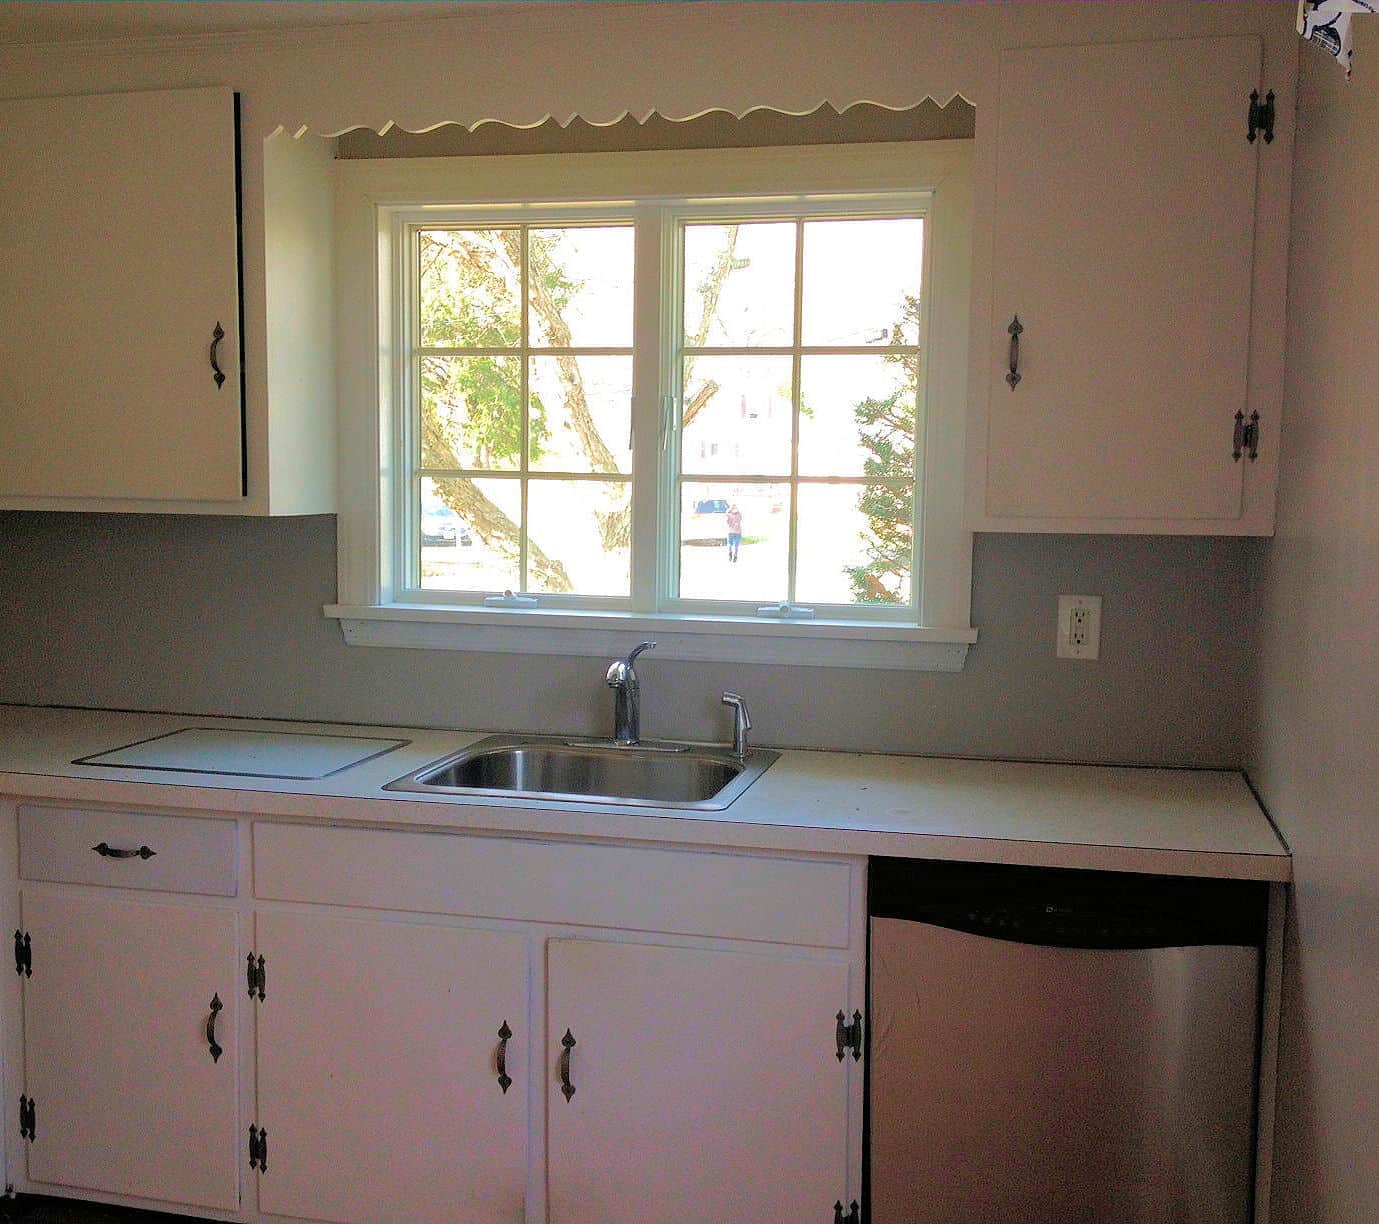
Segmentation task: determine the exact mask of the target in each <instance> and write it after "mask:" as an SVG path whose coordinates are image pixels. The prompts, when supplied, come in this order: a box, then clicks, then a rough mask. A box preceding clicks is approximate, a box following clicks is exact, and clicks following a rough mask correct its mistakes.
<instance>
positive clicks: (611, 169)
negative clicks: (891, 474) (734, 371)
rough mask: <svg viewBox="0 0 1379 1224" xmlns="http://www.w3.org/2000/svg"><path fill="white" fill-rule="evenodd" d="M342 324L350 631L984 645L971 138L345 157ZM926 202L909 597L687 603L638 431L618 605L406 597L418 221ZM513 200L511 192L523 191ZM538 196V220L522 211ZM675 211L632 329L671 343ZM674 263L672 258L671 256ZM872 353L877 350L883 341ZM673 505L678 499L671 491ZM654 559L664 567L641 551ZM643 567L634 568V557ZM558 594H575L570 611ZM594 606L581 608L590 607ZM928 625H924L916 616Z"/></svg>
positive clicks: (663, 228)
mask: <svg viewBox="0 0 1379 1224" xmlns="http://www.w3.org/2000/svg"><path fill="white" fill-rule="evenodd" d="M336 172H337V174H336V188H337V192H336V231H337V268H336V275H337V329H338V338H339V345H338V351H339V354H340V360H339V371H338V374H339V381H338V394H339V405H340V425H341V429H340V487H339V494H340V518H339V536H338V538H339V602H338V603H335V604H331V605H328V606H327V607H326V609H325V611H326V614H327V615H329V616H333V617H336V618H338V619H339V620H340V621H341V625H342V628H343V630H344V633H345V638H346V640H347V641H349V642H351V643H352V644H357V645H378V646H389V645H391V646H410V647H421V648H429V649H458V650H493V651H507V652H520V653H536V654H575V655H587V654H596V655H600V656H602V655H610V654H615V653H618V652H621V651H625V650H626V649H627V647H628V645H629V644H631V643H632V642H633V640H634V639H636V638H638V637H648V636H651V637H655V638H656V639H657V641H658V643H659V649H658V654H659V655H661V656H662V657H665V656H670V657H678V658H691V659H712V660H721V661H729V662H731V661H741V662H777V663H789V664H798V665H823V666H852V667H878V668H889V669H920V670H941V671H956V670H958V669H960V668H961V666H962V664H963V661H964V659H965V657H966V653H967V648H968V646H969V645H970V644H971V643H972V642H974V641H975V640H976V632H975V631H974V630H973V629H972V628H971V627H970V598H971V563H972V537H971V534H970V533H968V532H966V531H965V530H964V529H963V525H962V504H963V484H962V473H963V470H964V467H963V433H964V414H965V405H966V386H967V343H968V327H969V323H968V321H969V290H970V264H971V222H972V187H971V182H972V180H971V143H970V142H969V141H934V142H913V143H903V144H875V145H844V146H810V147H803V148H786V149H731V150H691V151H686V152H676V153H661V152H653V153H616V154H578V155H555V156H548V155H538V156H509V157H482V158H426V159H396V160H393V159H388V160H378V161H365V160H357V161H349V160H346V161H340V162H337V163H336ZM848 195H852V196H854V197H861V198H862V199H863V200H866V201H867V202H868V203H870V202H872V201H876V200H878V199H880V198H883V197H887V198H889V199H890V200H892V201H894V202H895V205H896V207H897V208H898V209H901V210H903V209H904V208H905V207H909V206H913V205H916V204H917V205H919V209H918V210H919V211H921V212H923V214H924V215H925V221H926V252H927V265H926V268H925V280H924V307H925V317H926V322H925V327H926V328H927V335H922V336H921V343H922V344H923V346H924V356H925V364H924V371H925V373H924V385H923V389H922V396H923V405H924V412H923V415H922V417H921V420H922V429H921V431H920V437H918V438H917V439H916V456H917V464H916V466H917V469H918V470H917V471H916V480H917V483H918V499H919V500H918V502H917V505H916V520H917V521H916V530H917V550H916V551H917V554H918V556H919V558H920V565H919V566H918V567H917V570H916V573H915V574H914V575H913V578H912V583H913V586H914V587H915V589H916V590H917V592H918V596H917V605H916V608H917V615H916V609H899V613H900V616H907V617H908V619H907V620H902V619H900V617H898V616H896V615H895V613H893V612H891V611H889V610H887V611H881V612H880V613H879V614H878V612H877V610H875V609H868V610H867V612H866V613H865V614H864V615H860V616H859V615H856V614H852V613H850V612H849V610H848V609H844V608H837V607H830V608H827V609H821V610H820V612H821V613H822V614H820V615H816V616H815V617H814V618H812V619H796V618H794V617H790V616H786V617H782V618H766V617H761V616H757V615H752V614H749V613H750V611H751V610H750V609H745V608H734V609H732V611H730V612H719V611H708V610H706V609H705V608H704V606H703V605H698V606H691V605H687V604H686V603H684V602H683V601H676V602H674V603H671V604H670V606H669V608H668V609H667V610H663V611H657V610H656V609H657V608H658V607H662V608H665V607H666V605H667V602H668V601H667V596H668V594H669V591H670V590H671V588H670V587H669V586H668V583H670V582H672V581H673V571H674V558H675V556H676V553H677V551H678V550H676V549H675V548H674V547H672V543H673V541H672V540H671V533H672V532H673V530H674V523H673V521H671V520H673V518H674V514H667V513H662V512H660V504H661V503H662V502H665V501H666V500H667V499H670V498H675V499H678V488H676V487H674V486H673V485H670V482H669V481H668V480H667V478H666V473H667V472H668V471H670V470H671V469H672V467H673V456H671V457H669V458H668V457H666V456H665V455H664V451H665V450H666V449H673V446H672V447H670V448H665V447H663V446H662V445H660V444H659V441H658V444H657V445H655V446H647V445H644V444H643V445H639V446H637V447H635V448H634V454H633V461H632V488H633V494H632V496H633V520H632V522H633V526H632V530H633V538H632V551H633V567H632V570H633V587H632V593H631V598H630V599H629V600H627V601H625V604H626V606H623V607H617V608H609V607H604V608H593V607H589V606H588V604H587V602H586V601H578V600H554V599H548V598H545V597H543V598H542V600H541V603H540V604H539V606H537V607H534V608H530V607H523V608H512V607H491V606H485V605H483V604H481V603H478V604H476V603H475V602H474V601H473V599H472V598H466V597H454V596H452V595H451V594H450V593H442V592H429V591H428V592H425V593H423V594H422V595H420V596H419V595H418V593H416V592H407V591H405V590H404V589H403V586H402V578H403V576H404V575H405V573H406V567H405V564H404V560H403V557H402V556H401V553H400V552H399V547H400V545H399V542H400V541H401V538H402V536H403V535H404V530H403V525H402V523H401V521H400V517H401V516H402V506H401V503H400V500H399V494H398V491H397V486H398V484H399V483H400V481H399V480H398V479H395V476H396V474H397V472H398V465H397V456H398V447H399V445H400V439H402V438H403V437H404V436H405V431H404V430H403V429H402V428H401V427H400V422H399V419H398V418H399V413H400V412H401V404H400V396H399V389H400V386H401V378H402V377H403V368H404V367H406V366H407V365H409V360H408V357H407V345H406V343H405V340H406V337H405V336H404V334H403V333H402V332H401V330H400V327H401V322H400V320H401V319H402V316H403V315H404V314H405V312H404V311H402V310H399V309H395V305H394V303H395V300H396V297H397V292H398V284H399V277H398V274H397V273H398V269H397V261H398V260H399V259H400V258H401V257H402V255H403V248H402V247H401V246H400V239H399V235H400V234H402V233H405V227H406V226H407V225H409V224H415V223H417V221H418V220H427V219H431V220H438V221H439V220H454V219H455V218H457V217H462V216H471V217H474V218H478V219H480V223H482V221H487V220H489V219H491V218H493V217H494V216H495V215H497V214H498V212H499V211H500V210H502V211H503V212H504V213H505V215H509V216H511V217H513V218H517V217H522V219H527V217H531V218H539V219H541V220H549V219H552V218H554V217H556V216H565V217H569V218H570V219H579V218H580V216H581V211H580V210H581V208H583V209H584V214H583V215H584V217H585V218H587V217H588V216H589V206H590V205H591V204H597V205H598V206H599V207H600V208H604V207H608V206H611V207H614V208H618V209H622V210H624V212H625V215H628V216H632V217H633V218H634V219H636V218H638V217H640V216H643V215H644V214H645V213H646V212H647V211H648V210H654V211H655V212H656V213H657V214H658V215H660V216H661V217H662V218H664V217H665V216H666V215H667V214H669V215H676V210H677V209H679V210H687V211H692V213H693V215H694V216H695V217H699V216H705V215H708V214H709V213H710V212H713V211H718V212H720V213H721V214H722V215H729V214H730V215H733V216H739V217H742V216H746V215H749V214H752V213H756V214H757V215H771V213H772V210H773V209H774V211H775V213H776V214H777V215H779V214H780V213H782V212H788V213H803V212H815V211H822V212H831V213H833V214H835V215H836V214H837V213H838V212H839V211H845V210H846V199H845V198H846V196H848ZM514 201H520V202H521V203H520V204H516V205H514ZM524 212H525V214H526V216H523V213H524ZM675 234H676V225H675V224H674V223H670V224H661V225H659V226H657V227H650V226H639V227H638V231H637V237H636V244H637V245H636V266H637V271H636V276H637V279H638V290H639V291H638V294H637V305H636V311H637V318H636V320H635V325H634V330H635V333H636V335H637V337H638V338H642V337H645V336H647V335H656V336H658V337H661V344H662V345H669V344H670V343H671V342H672V341H673V336H672V335H671V322H672V321H673V319H674V317H675V314H676V313H678V308H679V306H678V302H675V301H673V300H671V295H670V294H667V293H663V292H662V291H661V290H660V289H657V290H656V291H653V292H651V293H647V292H646V291H645V289H644V286H648V285H651V286H663V285H666V284H668V283H669V284H673V281H674V278H673V277H663V276H662V270H663V268H665V267H666V266H667V261H670V260H674V259H675V256H676V252H675V249H674V240H675ZM672 266H673V265H672ZM877 351H883V350H882V349H881V348H880V347H879V346H878V350H877ZM669 366H670V360H669V354H668V352H666V351H664V350H663V349H662V348H661V347H660V346H650V345H647V344H645V343H642V344H639V345H638V346H637V348H636V351H635V353H634V356H633V384H634V403H633V430H634V434H635V436H636V437H637V438H648V437H650V438H657V439H658V440H659V439H660V438H661V436H662V432H663V431H668V432H669V434H670V441H671V442H672V443H673V442H674V441H675V435H676V434H677V433H678V429H677V427H676V424H675V422H674V421H668V420H667V419H666V411H665V410H666V408H667V406H668V404H667V399H666V393H665V388H664V387H663V386H662V385H661V380H662V379H663V378H664V377H665V376H666V375H665V371H667V370H668V369H669ZM677 504H678V500H677ZM647 557H655V558H656V559H657V563H656V564H655V565H649V564H646V563H645V561H644V560H643V559H644V558H647ZM639 561H641V563H640V564H639ZM560 604H563V605H564V606H557V605H560ZM581 605H583V606H581ZM916 620H917V622H918V623H916Z"/></svg>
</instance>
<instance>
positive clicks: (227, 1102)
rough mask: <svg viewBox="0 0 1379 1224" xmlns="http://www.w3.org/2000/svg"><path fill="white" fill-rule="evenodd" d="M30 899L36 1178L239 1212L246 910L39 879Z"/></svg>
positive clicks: (30, 1065)
mask: <svg viewBox="0 0 1379 1224" xmlns="http://www.w3.org/2000/svg"><path fill="white" fill-rule="evenodd" d="M22 908H23V920H24V926H25V929H26V930H27V931H28V933H29V935H30V938H31V940H32V958H33V976H32V977H27V978H25V979H24V984H23V993H24V1083H25V1088H24V1091H25V1092H26V1093H27V1094H28V1095H29V1096H31V1097H32V1098H33V1099H34V1102H35V1107H34V1109H35V1135H34V1139H33V1141H32V1142H31V1143H29V1144H28V1145H26V1146H27V1149H28V1175H29V1179H30V1181H33V1182H41V1183H48V1184H51V1185H59V1186H69V1187H74V1188H79V1189H84V1190H98V1191H102V1192H104V1193H107V1194H125V1195H136V1196H139V1197H142V1198H154V1199H162V1200H165V1201H167V1202H172V1203H181V1204H185V1205H189V1206H196V1207H210V1208H216V1209H219V1210H222V1211H234V1210H236V1209H237V1208H238V1207H239V1183H238V1168H239V1161H238V1156H239V1150H240V1145H239V1143H238V1142H237V1140H238V1127H237V1126H236V1114H235V1100H236V1087H237V1084H236V1065H237V1059H236V1056H235V1049H236V1042H235V1028H236V1013H237V1009H238V1004H239V997H240V995H239V990H237V989H236V984H237V980H238V979H237V975H236V956H235V915H234V913H233V912H230V911H228V910H221V909H211V908H196V907H186V906H172V905H151V904H146V903H144V902H142V901H130V900H117V901H112V900H106V899H105V898H103V897H87V896H83V897H72V896H61V895H54V894H50V893H45V892H35V891H32V890H30V891H26V892H25V893H24V895H23V898H22ZM215 996H218V997H219V998H220V1000H221V1003H222V1004H223V1010H221V1011H220V1012H219V1014H218V1016H217V1024H216V1032H215V1035H216V1039H217V1042H218V1044H219V1045H220V1046H222V1047H223V1053H222V1054H221V1056H220V1058H219V1059H218V1060H216V1059H213V1058H212V1057H211V1049H210V1045H209V1043H208V1041H207V1033H206V1025H207V1021H208V1019H209V1018H210V1014H211V1010H210V1004H211V1001H212V998H213V997H215Z"/></svg>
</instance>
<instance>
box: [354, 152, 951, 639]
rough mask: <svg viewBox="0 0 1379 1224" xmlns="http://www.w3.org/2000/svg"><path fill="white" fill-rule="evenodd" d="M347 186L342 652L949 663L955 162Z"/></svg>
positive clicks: (568, 166)
mask: <svg viewBox="0 0 1379 1224" xmlns="http://www.w3.org/2000/svg"><path fill="white" fill-rule="evenodd" d="M339 170H340V177H339V183H340V204H341V208H340V211H339V214H338V215H339V217H340V223H341V236H340V245H341V260H340V267H341V270H342V277H343V279H344V281H345V282H346V283H345V284H344V285H343V286H342V290H343V293H342V312H341V314H342V324H343V326H344V328H345V333H346V334H345V335H344V336H342V352H343V353H344V354H345V355H346V356H345V360H344V361H343V362H342V368H341V375H342V377H341V387H342V391H343V392H344V394H345V398H346V403H345V405H344V414H343V417H342V419H343V421H344V423H345V429H344V431H343V438H342V450H343V451H344V452H345V453H344V454H343V455H342V482H341V484H342V496H343V500H344V505H343V507H342V521H341V598H342V603H341V604H340V605H338V606H335V607H333V608H331V609H330V611H331V612H333V613H334V614H336V615H339V616H341V617H342V618H343V619H345V621H346V631H347V636H350V637H351V640H356V641H383V640H392V641H401V642H404V643H405V644H426V645H445V644H453V645H456V646H458V647H461V648H464V647H468V648H479V649H486V648H488V649H524V650H549V651H552V652H556V651H562V652H563V651H564V650H571V651H580V650H587V649H595V650H600V651H601V652H602V651H603V650H605V649H609V647H608V646H606V645H602V646H601V645H599V644H598V642H599V639H598V635H599V634H604V635H605V637H606V636H607V635H608V634H610V633H611V634H614V635H616V636H617V642H618V643H619V644H621V643H625V642H626V641H627V640H628V639H629V638H630V637H632V636H633V635H635V634H638V633H647V632H654V633H656V634H657V636H658V637H661V636H664V635H667V634H668V635H671V636H672V637H674V638H675V643H676V646H678V651H677V650H676V649H672V650H671V651H670V653H677V652H678V653H682V654H687V655H692V656H695V657H714V658H738V657H741V658H755V659H773V658H778V659H780V660H782V661H801V662H806V661H807V662H852V663H861V664H862V665H876V666H952V665H958V666H960V664H961V655H962V653H963V652H965V648H966V643H968V642H970V641H971V640H973V638H974V636H975V635H974V634H973V633H972V631H971V630H970V629H969V628H968V625H967V617H968V586H969V584H970V539H969V538H968V537H967V536H966V535H965V534H964V533H963V532H962V530H961V523H960V515H961V506H960V497H961V488H962V483H961V476H960V470H961V437H962V394H963V388H964V385H965V365H966V352H965V349H966V331H967V323H966V315H967V311H968V303H967V294H966V284H967V269H966V264H967V261H968V259H969V257H970V256H969V239H968V232H969V227H970V220H969V217H968V213H969V211H970V206H969V204H968V200H969V195H970V188H969V187H968V175H967V149H966V147H965V142H943V143H942V144H940V145H937V146H934V145H899V146H870V147H866V146H863V147H847V148H832V147H830V148H826V149H820V148H810V149H807V150H800V149H786V150H731V151H698V152H695V153H680V154H674V155H666V154H657V153H632V154H611V155H576V156H570V157H520V158H463V159H451V160H450V161H449V162H447V161H443V160H441V159H437V160H436V161H428V162H426V163H424V164H422V165H419V166H418V165H412V164H408V163H405V162H404V163H399V162H367V161H356V162H346V163H342V164H341V165H340V167H339ZM351 285H353V286H354V291H351V288H350V286H351ZM352 337H358V338H359V339H361V340H363V341H364V343H363V344H361V345H356V344H354V343H353V342H352ZM366 337H367V339H365V338H366ZM352 425H355V426H358V427H359V428H351V426H352ZM362 438H367V439H369V443H370V444H369V445H359V444H358V443H357V442H356V441H355V440H356V439H362ZM389 623H393V624H398V623H401V624H410V625H412V626H413V628H412V629H410V630H402V631H396V630H394V631H391V632H389V631H387V630H386V629H385V626H386V625H388V624H389ZM416 626H425V628H423V629H417V628H416ZM691 639H694V640H693V641H691ZM610 640H611V639H610ZM562 643H563V644H562ZM941 646H949V647H956V648H959V649H958V650H957V651H956V652H955V651H953V650H948V651H946V652H945V651H944V650H941V649H935V648H937V647H941ZM612 648H613V649H616V648H617V646H614V647H612Z"/></svg>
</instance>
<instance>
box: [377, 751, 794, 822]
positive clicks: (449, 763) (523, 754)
mask: <svg viewBox="0 0 1379 1224" xmlns="http://www.w3.org/2000/svg"><path fill="white" fill-rule="evenodd" d="M779 755H780V754H779V753H777V752H769V751H767V750H764V749H760V748H753V749H752V750H751V751H749V752H748V753H747V757H746V759H745V760H738V758H737V757H735V756H734V755H733V754H732V753H731V752H729V751H728V750H727V749H725V748H707V747H700V746H697V745H692V744H669V743H660V742H644V743H641V744H637V745H633V746H631V747H624V746H622V745H618V744H614V743H613V742H612V741H611V740H594V741H585V740H567V739H561V738H559V737H557V736H511V735H491V736H489V737H488V738H487V739H482V740H480V741H479V742H478V743H476V744H471V745H470V746H469V747H468V748H466V749H464V750H463V751H462V752H458V753H456V754H454V755H453V756H448V757H444V758H442V759H441V760H439V761H433V762H431V764H429V765H425V766H423V767H422V768H421V769H418V770H415V771H414V772H412V773H410V774H408V775H407V776H406V777H403V778H398V779H396V780H395V781H392V782H389V783H388V785H387V786H386V787H384V789H385V790H391V791H413V792H417V793H421V794H439V795H505V796H508V797H510V798H521V799H553V800H560V801H562V802H563V801H567V800H568V801H571V802H578V803H618V804H632V805H636V806H642V807H669V808H695V809H700V810H704V811H720V810H722V809H723V808H726V807H727V806H728V804H730V803H732V801H733V800H734V799H736V798H737V797H738V796H739V795H740V794H742V792H743V791H745V790H746V789H747V788H748V787H749V786H751V784H752V783H753V782H755V781H756V780H757V779H758V778H759V777H761V775H762V774H763V773H764V772H765V771H766V769H767V768H768V767H769V766H770V765H771V763H772V762H773V761H775V760H776V759H777V758H778V757H779Z"/></svg>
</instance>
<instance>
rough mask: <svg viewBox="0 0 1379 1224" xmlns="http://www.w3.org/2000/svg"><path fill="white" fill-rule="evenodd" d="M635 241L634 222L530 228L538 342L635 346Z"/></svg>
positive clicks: (533, 327) (533, 324) (533, 329)
mask: <svg viewBox="0 0 1379 1224" xmlns="http://www.w3.org/2000/svg"><path fill="white" fill-rule="evenodd" d="M632 245H633V231H632V227H631V226H630V225H600V226H587V227H584V226H581V227H571V228H568V229H534V230H532V231H530V241H529V244H528V248H527V249H528V253H529V255H530V258H531V267H530V269H529V271H528V277H529V280H528V289H529V291H530V296H529V300H530V303H531V318H530V320H529V321H528V328H529V329H530V332H529V334H530V337H531V341H530V342H531V344H532V346H533V347H542V348H630V347H631V346H632V279H633V277H632V263H633V261H632Z"/></svg>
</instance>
